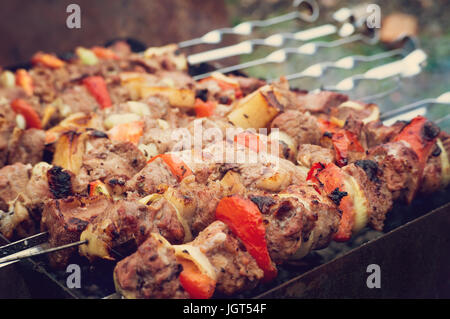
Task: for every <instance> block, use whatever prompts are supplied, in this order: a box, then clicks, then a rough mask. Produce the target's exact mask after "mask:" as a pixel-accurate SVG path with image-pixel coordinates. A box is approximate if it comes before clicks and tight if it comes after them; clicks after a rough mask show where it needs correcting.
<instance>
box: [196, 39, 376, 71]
mask: <svg viewBox="0 0 450 319" xmlns="http://www.w3.org/2000/svg"><path fill="white" fill-rule="evenodd" d="M361 40H367V37H365V36H363V35H362V34H355V35H352V36H350V37H348V38H343V39H339V40H335V41H331V42H324V41H323V42H308V43H305V44H303V45H301V46H299V47H297V48H284V49H279V50H276V51H274V52H272V53H270V54H269V55H267V56H266V57H264V58H261V59H256V60H252V61H249V62H245V63H240V64H236V65H232V66H229V67H225V68H221V69H218V70H215V71H214V72H220V73H229V72H233V71H237V70H242V69H246V68H250V67H254V66H258V65H262V64H268V63H283V62H285V61H286V60H287V58H288V56H289V55H290V54H296V55H309V56H310V55H314V54H315V53H316V52H317V50H318V49H320V48H333V47H338V46H341V45H343V44H348V43H352V42H356V41H361ZM212 73H213V72H208V73H204V74H200V75H197V76H194V77H193V79H194V80H200V79H203V78H206V77H208V76H210V75H211V74H212Z"/></svg>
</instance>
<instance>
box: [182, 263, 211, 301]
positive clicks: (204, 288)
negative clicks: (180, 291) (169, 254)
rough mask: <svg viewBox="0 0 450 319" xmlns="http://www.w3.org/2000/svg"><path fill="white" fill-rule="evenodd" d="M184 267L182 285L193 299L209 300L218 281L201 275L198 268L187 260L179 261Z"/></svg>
mask: <svg viewBox="0 0 450 319" xmlns="http://www.w3.org/2000/svg"><path fill="white" fill-rule="evenodd" d="M178 261H179V262H180V263H181V265H182V266H183V271H182V272H181V273H180V277H179V279H180V283H181V285H182V286H183V288H184V290H186V291H187V293H188V294H189V296H190V297H191V298H192V299H209V298H211V297H212V295H213V294H214V290H215V288H216V281H215V280H214V279H212V278H210V277H208V276H207V275H205V274H203V273H201V272H200V271H199V270H198V268H197V266H195V264H194V263H193V262H192V261H190V260H186V259H179V260H178Z"/></svg>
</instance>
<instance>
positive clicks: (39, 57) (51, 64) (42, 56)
mask: <svg viewBox="0 0 450 319" xmlns="http://www.w3.org/2000/svg"><path fill="white" fill-rule="evenodd" d="M31 63H32V64H33V65H36V64H40V65H43V66H46V67H48V68H52V69H58V68H61V67H63V66H64V65H65V62H64V61H63V60H61V59H59V58H57V57H56V56H54V55H51V54H48V53H42V52H38V53H36V54H35V55H34V56H33V57H32V58H31Z"/></svg>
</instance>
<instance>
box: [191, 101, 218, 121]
mask: <svg viewBox="0 0 450 319" xmlns="http://www.w3.org/2000/svg"><path fill="white" fill-rule="evenodd" d="M216 106H217V103H216V102H213V101H206V102H204V101H203V100H202V99H196V100H195V105H194V110H195V114H196V115H197V117H210V116H212V115H214V110H215V109H216Z"/></svg>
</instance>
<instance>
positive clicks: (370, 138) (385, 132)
mask: <svg viewBox="0 0 450 319" xmlns="http://www.w3.org/2000/svg"><path fill="white" fill-rule="evenodd" d="M407 124H408V123H407V122H403V121H397V122H395V123H394V124H393V125H390V126H385V125H383V123H382V122H379V121H376V122H370V123H368V124H366V125H364V127H363V131H362V132H363V134H364V136H365V139H366V145H367V147H368V148H372V147H375V146H378V145H381V144H385V143H388V142H390V141H391V140H392V139H393V138H394V137H395V136H397V135H398V133H400V131H401V130H402V129H403V128H404V127H405V126H406V125H407Z"/></svg>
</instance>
